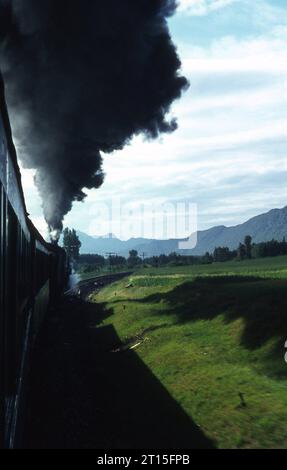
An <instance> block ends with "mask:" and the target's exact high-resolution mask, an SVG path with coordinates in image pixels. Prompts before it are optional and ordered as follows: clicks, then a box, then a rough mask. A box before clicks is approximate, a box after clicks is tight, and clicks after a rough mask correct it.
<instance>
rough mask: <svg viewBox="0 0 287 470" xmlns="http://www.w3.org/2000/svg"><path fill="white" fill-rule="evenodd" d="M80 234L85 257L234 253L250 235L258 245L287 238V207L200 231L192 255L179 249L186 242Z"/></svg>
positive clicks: (82, 251)
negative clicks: (218, 249)
mask: <svg viewBox="0 0 287 470" xmlns="http://www.w3.org/2000/svg"><path fill="white" fill-rule="evenodd" d="M77 233H78V236H79V238H80V240H81V242H82V247H81V253H85V254H87V253H90V254H95V253H97V254H101V255H105V254H106V253H108V252H114V253H117V254H119V255H122V256H128V254H129V251H130V250H137V251H138V252H139V253H140V254H142V253H145V257H150V256H157V255H160V254H169V253H172V252H175V251H176V252H178V253H182V254H192V255H202V254H204V253H206V252H207V251H209V252H213V250H214V248H216V247H218V246H228V247H229V248H230V249H234V248H237V247H238V245H239V243H240V242H242V241H243V240H244V237H245V236H246V235H251V236H252V238H253V242H255V243H259V242H264V241H268V240H272V239H274V240H282V239H283V237H286V238H287V207H284V208H283V209H273V210H271V211H270V212H267V213H266V214H261V215H258V216H256V217H253V218H252V219H250V220H248V221H247V222H245V223H243V224H240V225H237V226H235V227H225V226H224V225H222V226H218V227H212V228H210V229H208V230H203V231H199V232H198V233H197V239H198V242H197V246H196V248H194V249H193V250H188V251H187V250H184V251H182V250H179V249H178V243H179V241H183V240H152V239H145V238H131V239H130V240H127V241H122V240H119V239H118V238H116V237H114V236H113V235H112V234H110V235H108V236H106V237H91V236H89V235H87V234H86V233H83V232H80V231H77Z"/></svg>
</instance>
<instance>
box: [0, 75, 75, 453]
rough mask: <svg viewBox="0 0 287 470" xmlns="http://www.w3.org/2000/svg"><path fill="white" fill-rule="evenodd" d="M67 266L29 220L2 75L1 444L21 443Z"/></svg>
mask: <svg viewBox="0 0 287 470" xmlns="http://www.w3.org/2000/svg"><path fill="white" fill-rule="evenodd" d="M65 267H66V255H65V252H64V250H62V249H61V248H59V247H57V246H54V245H51V244H49V243H47V242H45V240H44V239H43V238H42V236H41V235H40V233H39V232H38V231H37V230H36V228H35V227H34V226H33V224H32V223H31V221H30V220H29V218H28V215H27V211H26V206H25V200H24V195H23V190H22V185H21V176H20V171H19V167H18V164H17V157H16V151H15V148H14V145H13V141H12V134H11V128H10V124H9V119H8V113H7V108H6V104H5V97H4V86H3V81H2V79H1V77H0V447H8V448H11V447H12V448H13V447H15V446H17V445H18V442H19V436H20V434H21V433H20V431H19V429H20V423H21V421H22V416H21V415H22V412H23V403H24V391H25V377H26V371H27V363H28V351H29V346H30V345H31V342H32V340H33V338H34V337H35V336H36V334H37V332H38V330H39V328H40V326H41V323H42V321H43V318H44V316H45V314H46V312H47V309H48V306H49V305H50V303H51V301H54V300H55V299H56V297H57V295H59V293H60V292H61V291H62V289H63V286H64V282H65Z"/></svg>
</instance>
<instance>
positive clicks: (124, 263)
mask: <svg viewBox="0 0 287 470" xmlns="http://www.w3.org/2000/svg"><path fill="white" fill-rule="evenodd" d="M63 246H64V248H65V249H66V251H67V253H68V255H69V257H70V259H72V260H73V262H74V263H76V264H77V267H78V269H79V270H80V271H82V272H87V273H88V272H92V271H101V270H104V269H106V270H108V269H110V270H111V271H114V270H118V269H124V268H126V269H132V268H135V267H137V266H153V267H160V266H168V265H170V266H187V265H198V264H211V263H217V262H226V261H231V260H238V261H243V260H248V259H252V258H266V257H273V256H280V255H287V242H286V239H285V238H284V239H283V240H282V241H281V242H280V241H277V240H271V241H268V242H262V243H252V237H251V236H250V235H246V237H245V238H244V240H243V241H242V242H241V243H239V246H238V248H237V249H235V250H231V249H230V248H228V247H216V248H215V249H214V251H213V253H209V252H207V253H205V255H203V256H192V255H181V254H179V253H176V252H175V253H171V254H169V255H164V254H162V255H159V256H151V257H148V258H144V259H143V258H141V257H140V256H139V254H138V252H137V251H136V250H131V251H130V252H129V256H128V258H125V257H124V256H120V255H117V254H109V255H108V256H106V257H104V256H102V255H98V254H93V255H92V254H83V255H81V254H80V247H81V242H80V240H79V238H78V236H77V234H76V231H75V230H69V229H65V231H64V237H63Z"/></svg>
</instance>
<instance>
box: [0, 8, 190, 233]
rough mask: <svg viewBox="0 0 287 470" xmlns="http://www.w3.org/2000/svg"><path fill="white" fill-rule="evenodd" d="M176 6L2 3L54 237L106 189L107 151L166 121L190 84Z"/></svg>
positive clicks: (25, 158)
mask: <svg viewBox="0 0 287 470" xmlns="http://www.w3.org/2000/svg"><path fill="white" fill-rule="evenodd" d="M175 9H176V0H60V1H59V0H0V66H1V69H2V72H3V76H4V81H5V86H6V94H7V101H8V107H9V110H10V113H11V120H12V128H13V134H14V137H15V139H16V142H17V148H18V152H19V156H20V158H21V161H22V164H23V166H24V167H26V168H33V169H36V170H37V172H36V177H35V181H36V185H37V187H38V190H39V192H40V195H41V197H42V201H43V210H44V215H45V219H46V221H47V223H48V225H49V228H50V231H51V234H54V235H55V236H56V237H57V236H58V234H59V233H60V231H61V230H62V221H63V217H64V216H65V214H67V213H68V212H69V211H70V210H71V208H72V203H73V201H82V200H83V199H84V198H85V194H84V192H83V188H89V189H91V188H97V187H99V186H100V185H101V184H102V182H103V177H104V175H103V170H102V157H101V155H102V153H109V152H112V151H114V150H117V149H122V148H123V147H124V146H125V144H127V143H128V142H129V140H130V139H131V138H132V137H133V136H134V135H137V134H140V133H143V134H145V135H146V136H148V137H151V138H155V137H157V136H158V135H159V134H160V133H164V132H172V131H173V130H175V128H176V122H175V121H174V120H172V121H170V122H169V121H167V120H166V114H167V112H168V111H169V109H170V105H171V104H172V102H173V101H174V100H175V99H177V98H179V97H180V96H181V93H182V91H183V90H184V89H185V87H186V86H187V81H186V79H185V78H184V77H182V76H181V75H180V66H181V63H180V60H179V57H178V55H177V52H176V48H175V46H174V44H173V43H172V41H171V37H170V34H169V30H168V25H167V18H168V17H169V16H170V15H172V14H173V13H174V12H175Z"/></svg>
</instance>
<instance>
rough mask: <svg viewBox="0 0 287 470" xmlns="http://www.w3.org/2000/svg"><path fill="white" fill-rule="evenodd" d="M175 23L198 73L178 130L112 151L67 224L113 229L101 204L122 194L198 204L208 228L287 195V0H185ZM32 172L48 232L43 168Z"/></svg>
mask: <svg viewBox="0 0 287 470" xmlns="http://www.w3.org/2000/svg"><path fill="white" fill-rule="evenodd" d="M170 30H171V34H172V38H173V41H174V42H175V43H176V44H177V47H178V51H179V54H180V56H181V59H182V64H183V65H182V68H183V72H184V74H185V75H186V76H187V77H188V79H189V81H190V88H189V90H188V91H187V92H185V94H184V96H183V97H182V99H181V100H180V101H178V102H176V103H175V104H174V106H173V108H172V111H171V114H172V115H174V116H175V117H177V119H178V125H179V127H178V130H177V131H176V132H175V133H173V134H170V135H165V136H164V137H161V138H159V139H158V140H156V141H146V140H144V139H142V138H141V137H136V138H135V139H134V140H133V141H132V142H131V144H130V145H129V146H127V147H126V148H125V149H124V150H122V151H117V152H114V153H113V154H111V155H106V156H104V171H105V173H106V178H105V182H104V184H103V186H102V187H101V188H100V189H97V190H91V191H87V194H88V196H87V199H86V201H85V202H84V203H75V204H74V207H73V210H72V212H71V213H70V214H68V216H67V217H66V218H65V221H64V224H65V226H69V227H74V228H75V229H77V230H81V231H83V232H86V233H87V234H89V235H104V234H105V233H107V232H108V231H109V224H108V220H105V216H103V213H102V216H101V217H100V213H101V211H99V207H102V205H103V204H107V205H109V206H110V205H111V201H119V200H121V203H122V204H123V205H127V206H128V207H129V206H130V207H135V206H137V205H138V204H141V203H143V202H144V203H147V204H149V205H150V206H151V207H152V206H153V205H158V204H162V203H163V204H165V203H169V204H177V203H180V202H187V203H191V204H196V205H197V208H198V229H200V230H204V229H207V228H209V227H212V226H214V225H228V226H230V225H236V224H239V223H242V222H244V221H246V220H247V219H249V218H250V217H252V216H255V215H257V214H260V213H262V212H266V211H268V210H270V209H273V208H275V207H279V208H280V207H284V206H286V205H287V184H286V182H287V158H286V155H285V153H286V148H287V147H286V144H287V4H286V0H252V1H250V0H180V1H179V8H178V11H177V14H176V15H175V16H174V17H173V18H171V19H170ZM22 180H23V186H24V192H25V197H26V203H27V208H28V212H29V213H30V216H31V219H32V220H33V222H34V223H35V225H36V227H37V228H38V229H39V230H40V231H41V232H42V233H43V235H45V234H46V224H45V221H44V219H43V216H42V209H41V200H40V198H39V196H38V194H37V190H36V188H35V186H34V183H33V171H32V170H22ZM99 218H100V219H101V224H99ZM115 227H117V225H116V224H115ZM113 232H117V230H116V229H115V230H113ZM115 235H118V236H119V233H115ZM178 235H179V236H184V235H186V233H182V234H178Z"/></svg>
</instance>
